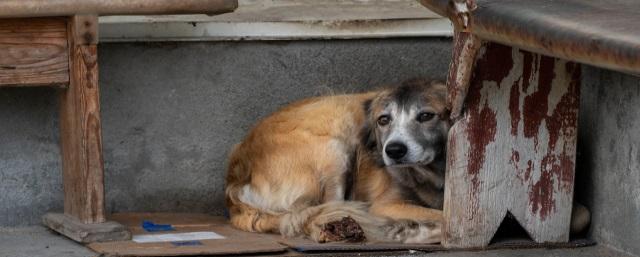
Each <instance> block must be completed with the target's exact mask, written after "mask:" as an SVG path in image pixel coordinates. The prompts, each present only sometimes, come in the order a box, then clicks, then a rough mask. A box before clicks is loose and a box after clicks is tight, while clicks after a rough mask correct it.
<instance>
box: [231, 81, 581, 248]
mask: <svg viewBox="0 0 640 257" xmlns="http://www.w3.org/2000/svg"><path fill="white" fill-rule="evenodd" d="M446 92H447V90H446V87H445V85H444V83H442V82H439V81H434V80H427V79H411V80H407V81H405V82H403V83H401V84H400V85H395V86H391V87H387V88H384V89H380V90H376V91H373V92H368V93H361V94H350V95H334V96H324V97H315V98H310V99H305V100H302V101H299V102H295V103H293V104H290V105H289V106H286V107H284V108H282V109H281V110H279V111H277V112H275V113H273V114H272V115H270V116H268V117H267V118H265V119H263V120H262V121H261V122H259V123H258V124H257V125H256V126H255V127H253V128H252V130H251V131H250V132H249V134H248V135H247V136H246V137H245V139H244V140H243V142H242V143H240V144H238V145H236V146H235V147H234V149H233V150H232V151H231V154H230V157H229V163H228V168H227V177H226V189H225V198H226V199H225V200H226V205H227V208H228V210H229V214H230V221H231V224H232V225H233V226H234V227H236V228H238V229H241V230H244V231H250V232H263V233H279V234H282V235H284V236H287V237H294V236H306V237H308V238H310V239H312V240H315V241H316V242H330V241H340V240H344V239H348V238H344V237H340V236H338V237H336V235H335V234H332V232H331V231H330V230H329V229H327V227H330V226H328V224H331V223H332V222H336V221H341V220H344V218H347V217H348V218H351V219H353V220H354V221H355V223H357V224H358V225H359V226H360V227H361V229H362V232H363V233H364V237H365V238H366V239H367V240H369V241H385V242H402V243H439V242H440V240H441V227H442V221H443V220H442V211H441V209H442V206H443V200H444V177H445V163H446V162H445V155H446V141H447V133H448V130H449V127H450V125H451V124H450V120H449V117H448V116H449V113H448V110H447V108H446V104H445V102H446ZM572 214H573V216H572V220H571V232H572V233H573V234H575V233H578V232H580V231H583V230H585V228H586V227H588V223H589V219H590V217H589V216H590V213H589V211H588V209H586V208H585V207H584V206H582V205H580V204H577V203H574V211H573V213H572ZM347 234H348V233H347Z"/></svg>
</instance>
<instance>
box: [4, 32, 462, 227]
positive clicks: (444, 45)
mask: <svg viewBox="0 0 640 257" xmlns="http://www.w3.org/2000/svg"><path fill="white" fill-rule="evenodd" d="M99 55H100V63H99V64H100V83H101V84H100V86H101V101H102V125H103V139H104V141H103V142H104V145H103V146H104V160H105V170H106V171H105V174H106V175H105V176H106V182H105V183H106V186H105V187H106V195H107V196H106V198H107V209H108V211H110V212H119V211H188V212H203V211H204V212H210V213H215V214H221V213H222V212H223V180H224V176H223V175H224V166H225V159H226V155H227V152H228V150H229V148H230V147H231V146H232V145H233V144H234V143H236V142H239V141H240V140H241V138H242V137H243V136H244V134H245V133H246V131H247V129H248V128H249V127H250V126H251V125H252V124H253V123H254V122H255V121H257V120H258V119H259V118H260V117H263V116H265V115H267V114H268V113H270V112H273V111H274V110H276V109H277V108H278V107H280V106H282V105H284V104H286V103H289V102H291V101H293V100H296V99H300V98H303V97H307V96H312V95H318V94H327V93H331V92H353V91H361V90H366V89H369V88H372V87H374V86H377V85H381V84H385V83H394V82H399V81H400V80H404V79H406V78H409V77H414V76H430V77H440V78H443V77H444V75H445V73H446V71H447V68H448V62H449V58H450V55H451V52H450V41H449V40H448V39H435V38H431V39H387V40H342V41H293V42H284V41H283V42H218V43H180V44H175V43H169V44H102V45H101V46H100V52H99ZM56 99H57V98H56V97H55V90H51V89H44V88H36V89H15V88H12V89H0V124H1V125H0V135H1V136H0V226H18V225H29V224H36V223H39V220H40V216H41V215H42V214H43V213H44V212H46V211H61V210H62V187H61V183H62V182H61V175H60V159H59V149H58V124H57V100H56Z"/></svg>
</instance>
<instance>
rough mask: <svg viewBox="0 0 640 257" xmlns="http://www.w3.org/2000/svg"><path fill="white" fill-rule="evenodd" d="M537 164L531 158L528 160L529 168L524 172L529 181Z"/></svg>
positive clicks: (526, 179)
mask: <svg viewBox="0 0 640 257" xmlns="http://www.w3.org/2000/svg"><path fill="white" fill-rule="evenodd" d="M534 167H535V166H534V165H533V161H531V160H529V161H527V169H526V170H525V172H524V180H525V181H529V178H531V171H532V170H533V168H534Z"/></svg>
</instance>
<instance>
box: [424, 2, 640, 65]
mask: <svg viewBox="0 0 640 257" xmlns="http://www.w3.org/2000/svg"><path fill="white" fill-rule="evenodd" d="M420 2H421V3H422V4H423V5H424V6H426V7H428V8H430V9H431V10H432V11H434V12H436V13H438V14H440V15H443V16H447V17H449V19H451V20H452V21H454V22H455V21H456V19H457V17H456V16H455V10H454V9H453V8H452V7H451V6H452V5H453V4H450V3H449V1H447V0H420ZM452 3H453V1H452ZM476 4H477V8H476V9H475V10H473V11H472V12H471V15H470V19H469V26H468V30H469V31H471V32H472V33H473V34H475V35H477V36H479V37H480V38H482V39H485V40H490V41H495V42H499V43H503V44H507V45H511V46H516V47H519V48H522V49H526V50H529V51H532V52H536V53H540V54H545V55H550V56H555V57H559V58H562V59H567V60H572V61H578V62H582V63H587V64H592V65H596V66H600V67H604V68H609V69H616V70H621V71H625V72H630V73H640V26H638V24H640V5H639V4H638V2H637V1H636V0H616V1H597V0H565V1H554V0H535V1H509V0H477V1H476Z"/></svg>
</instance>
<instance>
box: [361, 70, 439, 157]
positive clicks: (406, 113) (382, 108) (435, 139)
mask: <svg viewBox="0 0 640 257" xmlns="http://www.w3.org/2000/svg"><path fill="white" fill-rule="evenodd" d="M446 95H447V93H446V87H445V85H444V84H443V83H441V82H438V81H430V80H424V79H412V80H408V81H405V82H403V83H402V84H401V85H400V86H397V87H392V88H388V89H387V90H384V91H382V92H381V93H380V94H378V95H377V96H376V97H375V98H374V99H372V100H371V101H369V102H367V103H365V111H366V112H367V114H368V120H367V124H366V126H365V130H364V131H365V132H364V133H363V140H364V144H365V145H366V146H367V147H368V148H369V149H370V150H371V152H372V154H373V155H374V156H376V157H377V158H378V159H379V161H380V162H381V164H382V163H384V165H385V166H390V167H393V166H426V165H429V164H431V163H432V162H434V160H436V159H438V158H440V157H443V155H444V152H445V144H446V137H447V131H448V129H449V120H448V112H447V109H446V105H445V102H446Z"/></svg>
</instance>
